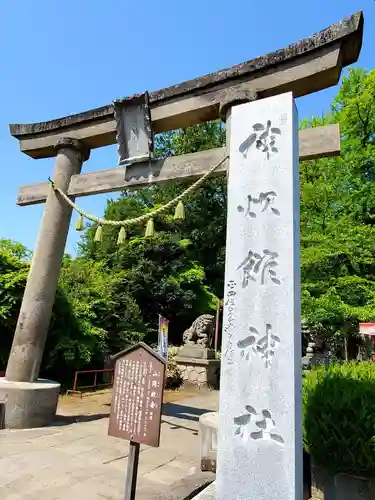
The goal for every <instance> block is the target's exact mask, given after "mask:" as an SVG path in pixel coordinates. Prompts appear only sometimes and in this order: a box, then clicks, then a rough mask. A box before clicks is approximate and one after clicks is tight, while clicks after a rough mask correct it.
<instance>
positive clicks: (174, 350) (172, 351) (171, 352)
mask: <svg viewBox="0 0 375 500" xmlns="http://www.w3.org/2000/svg"><path fill="white" fill-rule="evenodd" d="M180 350H181V347H180V346H176V345H170V346H168V359H170V360H172V359H174V358H175V357H176V356H177V354H178V353H179V352H180Z"/></svg>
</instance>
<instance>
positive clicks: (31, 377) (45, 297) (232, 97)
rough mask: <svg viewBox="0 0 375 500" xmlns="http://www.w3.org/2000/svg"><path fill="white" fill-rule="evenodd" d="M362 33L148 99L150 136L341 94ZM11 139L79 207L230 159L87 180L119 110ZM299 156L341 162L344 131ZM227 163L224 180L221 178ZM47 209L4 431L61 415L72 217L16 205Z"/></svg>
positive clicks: (331, 131)
mask: <svg viewBox="0 0 375 500" xmlns="http://www.w3.org/2000/svg"><path fill="white" fill-rule="evenodd" d="M362 32H363V15H362V13H361V12H358V13H356V14H354V15H352V16H351V17H348V18H346V19H344V20H343V21H341V22H339V23H338V24H335V25H333V26H330V27H329V28H327V29H325V30H323V31H321V32H319V33H317V34H316V35H313V36H311V37H310V38H307V39H305V40H302V41H300V42H298V43H295V44H292V45H290V46H288V47H286V48H284V49H281V50H279V51H277V52H274V53H271V54H268V55H265V56H261V57H257V58H256V59H253V60H251V61H248V62H245V63H242V64H239V65H237V66H234V67H232V68H229V69H226V70H222V71H218V72H216V73H212V74H209V75H206V76H203V77H200V78H196V79H194V80H190V81H188V82H185V83H182V84H179V85H174V86H172V87H168V88H166V89H161V90H157V91H155V92H151V93H150V94H149V105H150V114H151V124H152V131H153V132H163V131H168V130H174V129H177V128H183V127H186V126H189V125H193V124H198V123H203V122H206V121H209V120H214V119H217V118H219V117H220V108H221V107H222V106H223V104H225V103H226V104H228V103H229V104H230V105H234V104H236V102H237V103H238V102H239V101H241V100H242V102H243V101H244V100H247V99H246V96H247V95H248V94H249V93H253V94H256V97H257V99H260V98H266V97H270V96H274V95H277V94H281V93H284V92H290V91H291V92H293V95H294V97H300V96H304V95H306V94H310V93H312V92H317V91H319V90H322V89H324V88H327V87H330V86H332V85H335V84H336V83H337V82H338V80H339V78H340V74H341V70H342V68H343V67H345V66H348V65H350V64H352V63H354V62H355V61H356V60H357V59H358V56H359V53H360V49H361V44H362ZM239 96H240V97H239ZM241 96H243V98H241ZM234 101H236V102H234ZM10 132H11V134H12V135H13V136H14V137H16V138H17V139H18V140H19V143H20V149H21V151H22V152H24V153H25V154H27V155H29V156H31V157H32V158H35V159H37V158H47V157H52V156H56V162H55V169H54V173H53V180H54V183H55V185H56V186H57V187H58V188H60V189H61V190H62V191H63V192H65V193H68V194H69V196H71V197H72V198H74V197H76V196H87V195H90V194H96V193H106V192H112V191H121V190H123V189H124V188H128V187H132V188H135V187H141V186H145V185H150V184H154V183H166V182H169V181H173V180H180V181H191V180H193V179H195V178H197V177H199V176H201V175H202V174H204V173H205V172H206V171H207V170H208V169H209V168H210V167H211V166H212V165H213V164H214V163H215V162H217V161H218V160H220V159H221V158H223V157H224V156H225V151H224V148H219V149H215V150H209V151H205V152H201V153H194V154H191V155H184V156H180V157H173V158H167V159H165V160H153V159H150V160H148V161H145V162H140V163H135V164H133V165H130V166H129V167H126V168H124V167H122V168H115V169H110V170H102V171H99V172H93V173H90V174H84V175H81V174H80V172H81V167H82V163H83V162H84V161H85V160H87V159H88V157H89V152H90V149H92V148H98V147H102V146H107V145H110V144H114V143H115V142H116V120H115V117H114V107H113V105H109V106H104V107H102V108H97V109H94V110H91V111H87V112H84V113H80V114H76V115H72V116H68V117H64V118H60V119H56V120H51V121H47V122H41V123H34V124H24V125H10ZM299 149H300V159H302V160H304V159H312V158H320V157H323V156H332V155H338V154H339V152H340V135H339V127H338V125H330V126H326V127H318V128H315V129H306V130H302V131H300V134H299ZM228 163H229V162H227V164H224V165H223V166H222V167H221V168H220V169H218V172H217V174H220V173H224V172H225V171H226V169H227V167H228ZM44 202H46V207H45V211H44V215H43V220H42V223H41V228H40V232H39V236H38V241H37V245H36V248H35V251H34V255H33V260H32V264H31V269H30V273H29V276H28V281H27V285H26V289H25V293H24V297H23V302H22V306H21V310H20V315H19V319H18V324H17V328H16V332H15V335H14V340H13V345H12V349H11V354H10V357H9V361H8V366H7V371H6V378H5V379H0V400H1V399H2V396H3V395H6V397H7V408H6V426H7V427H21V428H22V427H30V426H39V425H44V424H45V423H47V422H49V421H50V420H51V418H53V416H54V414H55V411H56V404H57V395H58V390H59V386H58V384H53V383H44V384H41V383H39V382H38V375H39V370H40V364H41V360H42V356H43V351H44V346H45V339H46V335H47V331H48V326H49V321H50V317H51V312H52V307H53V303H54V299H55V293H56V286H57V280H58V276H59V272H60V267H61V261H62V257H63V254H64V249H65V244H66V238H67V234H68V229H69V224H70V218H71V211H72V209H71V207H70V206H68V205H67V204H66V203H65V202H64V201H63V200H62V199H61V196H59V195H58V193H56V192H55V191H54V190H53V189H51V188H50V187H48V184H47V183H46V182H43V183H40V184H35V185H32V186H25V187H22V188H21V189H20V192H19V194H18V199H17V203H18V204H19V205H22V206H24V205H31V204H36V203H44ZM36 395H37V397H36Z"/></svg>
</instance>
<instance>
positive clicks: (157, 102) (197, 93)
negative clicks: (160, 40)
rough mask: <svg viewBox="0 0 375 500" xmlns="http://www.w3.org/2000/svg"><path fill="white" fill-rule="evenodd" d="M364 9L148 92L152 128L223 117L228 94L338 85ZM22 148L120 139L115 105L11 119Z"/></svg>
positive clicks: (42, 153)
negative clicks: (29, 120) (42, 118)
mask: <svg viewBox="0 0 375 500" xmlns="http://www.w3.org/2000/svg"><path fill="white" fill-rule="evenodd" d="M362 32H363V15H362V12H357V13H356V14H354V15H352V16H350V17H347V18H345V19H344V20H342V21H341V22H339V23H337V24H335V25H332V26H330V27H329V28H326V29H325V30H322V31H320V32H319V33H317V34H315V35H313V36H311V37H309V38H306V39H304V40H302V41H300V42H297V43H294V44H292V45H289V46H288V47H285V48H283V49H281V50H278V51H277V52H273V53H270V54H267V55H264V56H260V57H257V58H255V59H252V60H250V61H247V62H244V63H242V64H238V65H237V66H233V67H232V68H229V69H225V70H221V71H217V72H216V73H211V74H208V75H205V76H203V77H200V78H196V79H194V80H189V81H187V82H184V83H181V84H179V85H174V86H171V87H168V88H165V89H161V90H157V91H154V92H151V93H150V94H149V104H150V112H151V122H152V130H153V132H156V133H157V132H165V131H168V130H174V129H178V128H184V127H187V126H189V125H194V124H198V123H202V122H206V121H209V120H214V119H217V118H219V107H220V103H222V102H223V101H225V100H226V99H227V97H228V94H230V93H233V92H237V93H241V92H242V93H245V92H249V91H252V92H254V91H256V92H257V94H258V96H259V97H260V98H264V97H270V96H272V95H276V94H281V93H283V92H290V91H291V92H293V95H294V97H301V96H304V95H307V94H310V93H312V92H317V91H319V90H322V89H325V88H327V87H331V86H332V85H335V84H336V83H337V82H338V80H339V78H340V74H341V69H342V68H343V67H345V66H348V65H350V64H352V63H354V62H355V61H356V60H357V59H358V55H359V52H360V49H361V45H362ZM10 132H11V134H12V135H13V136H14V137H16V138H17V139H18V140H19V141H20V148H21V151H22V152H24V153H26V154H27V155H29V156H31V157H32V158H48V157H52V156H55V155H56V149H55V145H56V143H57V141H58V140H60V139H61V138H65V137H69V138H72V139H79V140H81V141H83V142H84V144H85V145H86V146H87V147H88V148H90V149H92V148H97V147H102V146H108V145H111V144H115V143H116V120H115V118H114V107H113V105H112V104H111V105H109V106H103V107H101V108H97V109H93V110H90V111H87V112H84V113H79V114H76V115H71V116H67V117H64V118H59V119H56V120H50V121H46V122H40V123H33V124H17V125H15V124H14V125H10Z"/></svg>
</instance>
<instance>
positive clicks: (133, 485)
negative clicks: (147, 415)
mask: <svg viewBox="0 0 375 500" xmlns="http://www.w3.org/2000/svg"><path fill="white" fill-rule="evenodd" d="M139 447H140V445H139V443H134V442H133V441H130V443H129V455H128V468H127V471H126V482H125V496H124V500H135V491H136V489H137V475H138V461H139Z"/></svg>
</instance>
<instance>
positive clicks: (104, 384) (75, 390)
mask: <svg viewBox="0 0 375 500" xmlns="http://www.w3.org/2000/svg"><path fill="white" fill-rule="evenodd" d="M114 372H115V370H114V369H113V368H108V369H105V370H81V371H78V372H76V373H75V375H74V383H73V389H69V390H67V391H66V393H67V394H69V393H74V394H81V397H82V389H96V388H97V387H111V386H112V385H113V376H114ZM104 373H110V374H111V380H110V382H103V379H102V380H101V381H99V382H98V374H99V375H103V374H104ZM84 374H85V375H87V374H93V375H94V380H93V382H94V383H93V384H89V385H80V386H78V375H84Z"/></svg>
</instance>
